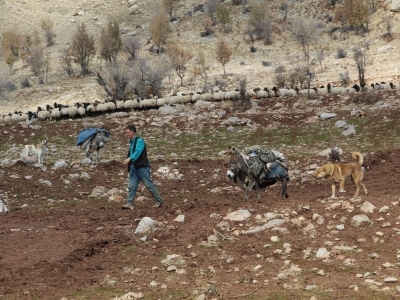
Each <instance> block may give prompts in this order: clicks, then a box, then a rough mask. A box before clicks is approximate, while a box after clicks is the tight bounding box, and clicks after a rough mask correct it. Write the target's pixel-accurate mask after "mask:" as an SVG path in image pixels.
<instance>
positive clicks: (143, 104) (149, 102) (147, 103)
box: [139, 98, 157, 108]
mask: <svg viewBox="0 0 400 300" xmlns="http://www.w3.org/2000/svg"><path fill="white" fill-rule="evenodd" d="M156 104H157V99H154V98H152V99H144V100H142V101H140V103H139V108H155V107H156Z"/></svg>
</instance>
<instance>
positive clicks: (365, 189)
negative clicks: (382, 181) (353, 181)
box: [360, 182, 368, 195]
mask: <svg viewBox="0 0 400 300" xmlns="http://www.w3.org/2000/svg"><path fill="white" fill-rule="evenodd" d="M360 184H361V186H362V187H363V189H364V193H365V195H368V190H367V187H366V186H365V184H364V183H362V182H361V183H360Z"/></svg>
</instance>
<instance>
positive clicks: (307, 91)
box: [295, 88, 317, 96]
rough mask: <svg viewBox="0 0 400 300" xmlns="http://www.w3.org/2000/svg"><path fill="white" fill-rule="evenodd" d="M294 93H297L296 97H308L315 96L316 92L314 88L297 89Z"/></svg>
mask: <svg viewBox="0 0 400 300" xmlns="http://www.w3.org/2000/svg"><path fill="white" fill-rule="evenodd" d="M295 91H296V92H297V95H302V96H308V95H310V96H311V95H316V94H317V91H316V89H315V88H310V89H302V90H301V89H299V88H295Z"/></svg>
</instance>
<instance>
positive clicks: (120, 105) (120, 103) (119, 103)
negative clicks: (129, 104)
mask: <svg viewBox="0 0 400 300" xmlns="http://www.w3.org/2000/svg"><path fill="white" fill-rule="evenodd" d="M124 104H125V101H124V100H117V101H115V107H116V109H117V110H122V109H124Z"/></svg>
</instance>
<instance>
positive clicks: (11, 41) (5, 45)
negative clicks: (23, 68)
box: [1, 29, 23, 58]
mask: <svg viewBox="0 0 400 300" xmlns="http://www.w3.org/2000/svg"><path fill="white" fill-rule="evenodd" d="M22 41H23V38H22V35H21V34H20V33H19V32H18V30H17V29H10V30H7V31H5V32H4V33H3V38H2V42H1V49H2V52H3V53H7V52H9V51H11V53H12V54H13V55H14V57H15V58H18V57H19V52H20V49H21V47H22Z"/></svg>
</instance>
